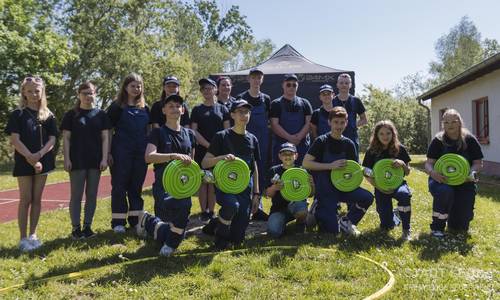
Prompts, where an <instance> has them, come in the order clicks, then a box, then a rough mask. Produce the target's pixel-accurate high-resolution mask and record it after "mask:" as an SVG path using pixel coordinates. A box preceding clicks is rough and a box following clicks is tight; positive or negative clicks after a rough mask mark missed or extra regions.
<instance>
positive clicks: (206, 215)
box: [200, 211, 210, 223]
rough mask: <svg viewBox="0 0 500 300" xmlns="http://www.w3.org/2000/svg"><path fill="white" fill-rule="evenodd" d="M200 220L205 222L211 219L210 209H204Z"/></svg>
mask: <svg viewBox="0 0 500 300" xmlns="http://www.w3.org/2000/svg"><path fill="white" fill-rule="evenodd" d="M200 221H202V222H203V223H207V222H208V221H210V213H209V212H208V211H204V212H202V213H201V214H200Z"/></svg>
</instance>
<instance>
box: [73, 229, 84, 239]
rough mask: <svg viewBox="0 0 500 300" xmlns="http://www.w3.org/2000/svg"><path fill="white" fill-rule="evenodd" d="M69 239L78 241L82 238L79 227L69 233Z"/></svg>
mask: <svg viewBox="0 0 500 300" xmlns="http://www.w3.org/2000/svg"><path fill="white" fill-rule="evenodd" d="M71 238H72V239H74V240H79V239H81V238H83V233H82V230H81V229H80V227H77V228H75V229H73V231H72V232H71Z"/></svg>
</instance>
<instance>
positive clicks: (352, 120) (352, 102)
mask: <svg viewBox="0 0 500 300" xmlns="http://www.w3.org/2000/svg"><path fill="white" fill-rule="evenodd" d="M351 87H352V80H351V76H350V75H349V74H347V73H343V74H340V75H339V77H338V78H337V88H338V90H339V94H338V95H337V96H336V97H335V98H334V99H333V106H342V107H343V108H345V109H346V110H347V114H348V115H349V122H348V124H347V127H346V129H345V130H344V132H343V133H342V135H344V136H345V137H347V138H349V139H351V141H353V142H354V145H355V146H356V157H358V158H359V136H358V127H361V126H364V125H366V124H368V119H367V118H366V113H365V106H364V105H363V102H361V100H360V99H359V98H357V97H354V96H353V95H351V94H349V90H350V89H351ZM358 116H359V121H358V120H357V118H358Z"/></svg>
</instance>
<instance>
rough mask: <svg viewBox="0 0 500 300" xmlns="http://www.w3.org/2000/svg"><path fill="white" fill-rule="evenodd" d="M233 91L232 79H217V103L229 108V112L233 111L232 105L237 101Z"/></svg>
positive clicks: (225, 77) (224, 77) (223, 77)
mask: <svg viewBox="0 0 500 300" xmlns="http://www.w3.org/2000/svg"><path fill="white" fill-rule="evenodd" d="M232 89H233V83H232V82H231V78H229V77H227V76H221V77H219V78H217V102H218V103H219V104H222V105H224V106H225V107H227V109H228V110H230V109H231V103H233V101H234V100H236V99H235V98H234V97H233V96H231V90H232Z"/></svg>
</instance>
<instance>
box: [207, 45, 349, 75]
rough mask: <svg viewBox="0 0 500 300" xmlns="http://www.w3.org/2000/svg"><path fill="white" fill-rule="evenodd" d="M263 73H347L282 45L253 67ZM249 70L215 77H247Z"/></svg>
mask: <svg viewBox="0 0 500 300" xmlns="http://www.w3.org/2000/svg"><path fill="white" fill-rule="evenodd" d="M255 67H257V68H259V69H261V70H262V72H264V74H266V75H269V74H287V73H299V74H305V73H337V72H349V71H346V70H339V69H334V68H330V67H326V66H323V65H319V64H317V63H314V62H312V61H310V60H309V59H307V58H305V57H304V56H303V55H302V54H300V53H299V52H298V51H297V50H295V49H294V48H293V47H292V46H290V45H289V44H286V45H284V46H283V47H281V49H279V50H278V51H276V52H275V53H274V54H273V55H271V57H270V58H268V59H267V60H266V61H264V62H262V63H261V64H259V65H257V66H255ZM249 71H250V69H245V70H240V71H235V72H228V73H219V74H215V75H248V72H249Z"/></svg>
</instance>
